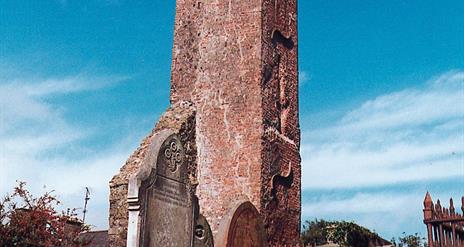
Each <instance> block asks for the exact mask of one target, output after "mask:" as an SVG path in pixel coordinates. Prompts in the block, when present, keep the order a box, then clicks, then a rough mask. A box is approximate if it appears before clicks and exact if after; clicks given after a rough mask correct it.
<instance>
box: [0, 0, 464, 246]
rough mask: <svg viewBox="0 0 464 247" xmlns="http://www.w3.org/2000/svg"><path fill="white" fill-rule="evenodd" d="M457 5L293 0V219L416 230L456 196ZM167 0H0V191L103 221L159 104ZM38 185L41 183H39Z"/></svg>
mask: <svg viewBox="0 0 464 247" xmlns="http://www.w3.org/2000/svg"><path fill="white" fill-rule="evenodd" d="M463 12H464V2H462V1H459V0H455V1H452V0H444V1H432V0H410V1H405V0H390V1H361V0H352V1H326V0H300V1H299V32H300V33H299V35H300V37H299V44H300V47H299V55H300V57H299V59H300V84H301V85H300V113H301V114H300V116H301V128H302V148H301V154H302V158H303V177H302V180H303V183H302V184H303V202H302V205H303V219H304V220H306V219H314V218H324V219H338V220H349V221H351V220H353V221H356V222H358V223H360V224H362V225H365V226H367V227H369V228H371V229H375V231H376V232H378V233H380V234H381V235H383V236H385V237H386V238H391V237H392V236H398V235H400V234H401V233H402V232H408V233H415V232H419V233H422V234H423V232H424V227H423V224H422V222H421V221H422V218H421V217H422V200H423V198H424V195H425V192H426V191H430V192H431V193H432V197H433V198H435V199H436V198H441V199H442V200H444V201H446V200H447V199H448V198H449V197H455V199H458V198H459V197H460V195H463V194H464V189H463V188H464V17H463V16H462V13H463ZM173 21H174V1H158V0H155V1H136V2H134V1H125V0H90V1H85V2H82V1H75V0H61V1H52V0H44V1H33V0H26V1H10V0H0V193H1V194H5V193H6V192H8V191H9V190H11V188H12V187H13V186H14V184H15V180H23V181H27V182H28V184H29V186H30V187H31V189H32V190H33V191H34V192H37V193H38V192H40V191H44V190H52V189H53V190H55V191H56V193H57V194H58V195H59V197H60V198H61V200H62V201H63V202H64V203H65V207H82V205H83V202H84V200H83V197H84V192H85V187H86V186H87V187H90V189H91V193H92V195H91V200H90V201H89V213H88V218H87V219H88V220H89V223H91V224H93V225H95V228H96V229H105V228H107V208H108V202H107V201H108V181H109V180H110V178H111V177H112V175H114V174H115V173H116V172H117V170H118V169H119V168H120V166H121V165H122V164H123V163H124V160H125V159H126V158H127V157H128V156H129V155H130V153H131V152H132V151H133V150H134V149H135V148H136V147H137V145H138V143H139V142H140V140H141V139H142V138H143V137H144V136H145V135H146V134H147V133H149V131H150V130H151V128H152V127H153V125H154V123H155V122H156V120H157V119H158V118H159V115H160V114H161V113H162V112H163V111H164V109H165V108H166V107H167V106H168V97H169V73H170V72H169V69H170V59H171V51H170V49H171V47H172V31H173V30H172V29H173ZM44 185H46V187H45V188H44Z"/></svg>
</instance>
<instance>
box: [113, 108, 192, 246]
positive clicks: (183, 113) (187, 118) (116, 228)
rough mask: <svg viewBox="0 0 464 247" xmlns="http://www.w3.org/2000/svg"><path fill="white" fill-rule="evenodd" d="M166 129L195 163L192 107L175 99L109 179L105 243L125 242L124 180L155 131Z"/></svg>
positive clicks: (126, 206) (142, 156)
mask: <svg viewBox="0 0 464 247" xmlns="http://www.w3.org/2000/svg"><path fill="white" fill-rule="evenodd" d="M165 129H170V130H173V131H174V132H175V133H177V134H179V136H180V138H181V140H182V143H184V145H185V147H184V150H186V159H187V161H188V163H189V164H196V158H197V154H196V153H192V150H196V148H195V145H196V144H195V109H194V108H193V106H192V105H191V104H190V103H188V102H179V103H177V104H175V105H173V106H171V107H169V108H168V110H167V111H166V112H165V113H164V114H163V116H161V118H160V120H159V121H158V123H157V124H156V126H155V128H154V129H153V130H152V132H151V133H150V134H149V135H148V136H147V137H146V138H145V139H144V140H143V141H142V143H141V144H140V146H139V147H138V148H137V150H135V152H134V153H133V154H132V155H131V156H130V157H129V159H128V160H127V161H126V163H125V164H124V166H123V167H122V168H121V169H120V171H119V173H118V174H117V175H115V176H114V177H113V179H111V181H110V211H109V230H108V243H109V246H114V247H116V246H117V247H119V246H126V241H127V226H128V217H129V211H128V203H127V192H128V181H129V178H130V176H131V175H133V174H135V173H136V172H137V170H138V169H139V167H140V166H141V164H142V160H143V159H144V158H145V156H146V155H147V152H148V150H149V146H150V144H151V143H152V141H153V137H154V135H155V133H157V132H159V131H160V130H165ZM188 167H189V168H191V169H190V170H189V171H188V173H189V176H190V177H192V178H196V176H197V174H196V172H197V170H198V169H196V166H195V165H188Z"/></svg>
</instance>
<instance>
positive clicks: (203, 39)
mask: <svg viewBox="0 0 464 247" xmlns="http://www.w3.org/2000/svg"><path fill="white" fill-rule="evenodd" d="M296 10H297V6H296V1H295V0H291V1H283V0H255V1H242V2H240V3H237V2H234V1H225V0H221V1H214V3H213V2H209V1H208V2H207V1H205V2H203V1H188V0H182V1H177V15H176V24H175V38H174V48H173V63H172V82H171V102H177V101H179V100H191V101H192V102H193V103H194V105H195V106H196V107H197V110H198V113H197V146H198V153H199V154H198V155H199V156H198V162H199V174H198V175H199V177H198V179H199V186H198V196H199V198H200V206H201V209H202V213H203V214H204V215H205V216H206V217H207V219H208V221H209V223H210V225H211V227H212V229H213V233H214V234H217V231H218V229H219V225H220V223H221V217H222V216H223V215H224V214H225V212H227V209H228V207H229V206H230V203H231V200H234V199H235V198H243V197H245V198H247V199H248V200H250V201H251V202H252V203H253V204H254V205H255V206H256V207H257V208H258V209H259V210H260V212H261V214H262V215H263V218H264V221H265V222H264V223H265V225H266V229H267V233H268V236H272V237H270V241H269V243H270V245H272V246H283V245H285V244H287V245H288V246H294V245H297V243H296V241H298V239H299V231H300V211H301V209H300V208H301V206H300V156H299V143H300V130H299V122H298V72H297V52H298V49H297V40H298V39H297V26H296V22H297V15H296ZM290 162H291V164H292V168H290V165H289V163H290ZM288 170H291V177H285V176H280V177H281V179H280V180H279V179H277V180H276V182H272V179H273V177H274V176H275V175H276V174H283V173H285V172H286V171H288ZM283 175H285V174H283ZM290 180H291V183H290V184H291V185H290V184H288V183H289V182H288V181H290ZM273 183H275V184H274V185H273ZM270 188H274V189H270ZM284 201H285V203H283V202H284ZM284 226H285V227H284Z"/></svg>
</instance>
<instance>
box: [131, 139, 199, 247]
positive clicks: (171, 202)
mask: <svg viewBox="0 0 464 247" xmlns="http://www.w3.org/2000/svg"><path fill="white" fill-rule="evenodd" d="M184 158H185V154H184V150H183V148H182V145H181V143H180V140H179V137H178V136H177V135H175V134H173V135H171V136H169V137H168V138H167V139H166V140H165V141H164V143H163V144H162V145H161V149H160V151H159V153H158V159H157V161H158V162H157V164H156V169H153V172H152V173H153V174H152V175H151V176H150V177H149V178H148V179H147V180H146V181H144V182H143V183H142V187H141V192H142V195H143V196H144V202H143V203H144V204H143V205H142V207H143V209H142V222H141V224H142V228H141V230H142V232H141V237H142V238H141V239H140V243H141V246H166V247H168V246H173V247H174V246H191V245H192V242H193V227H194V219H193V216H194V207H198V203H197V201H196V200H194V195H193V194H192V193H191V192H190V188H189V185H188V183H189V181H188V177H187V168H186V165H185V163H184Z"/></svg>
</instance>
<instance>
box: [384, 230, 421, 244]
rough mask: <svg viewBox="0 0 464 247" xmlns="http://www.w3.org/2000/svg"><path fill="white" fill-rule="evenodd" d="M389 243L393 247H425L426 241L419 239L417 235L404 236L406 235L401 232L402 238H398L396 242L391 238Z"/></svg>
mask: <svg viewBox="0 0 464 247" xmlns="http://www.w3.org/2000/svg"><path fill="white" fill-rule="evenodd" d="M391 242H392V244H393V246H395V247H427V243H426V239H425V238H421V237H420V235H419V234H418V233H416V234H414V235H411V234H409V235H406V233H404V232H403V237H399V238H398V242H397V241H396V239H395V238H393V239H392V240H391Z"/></svg>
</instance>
